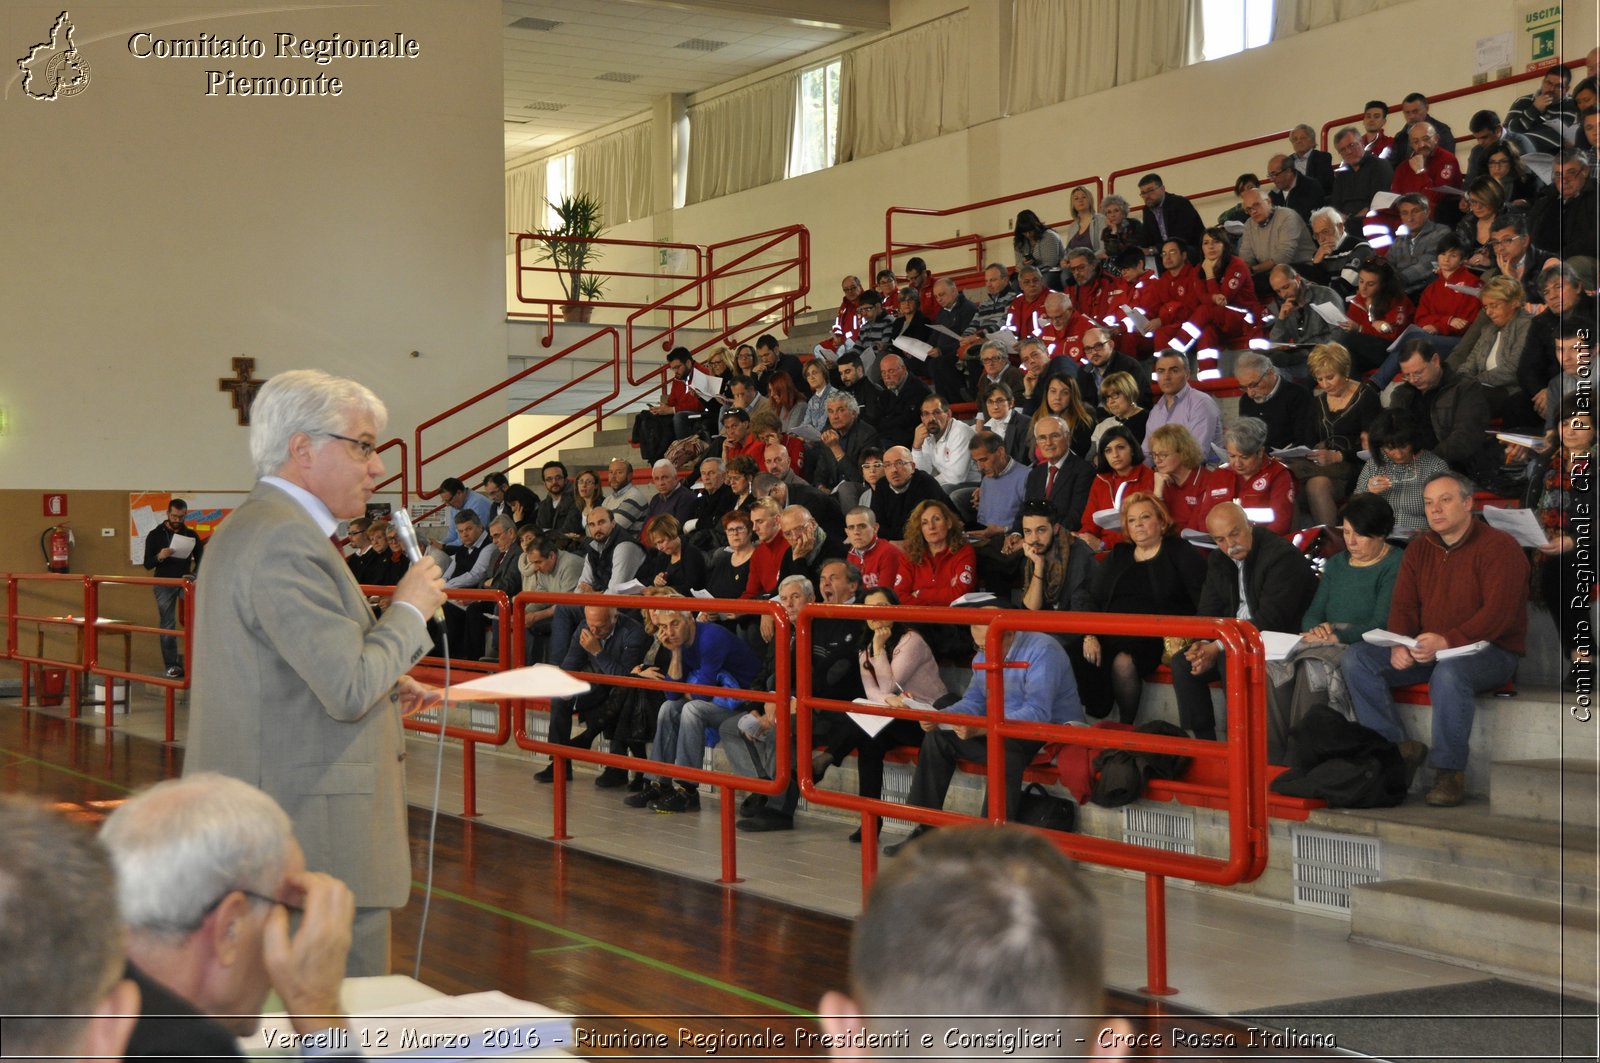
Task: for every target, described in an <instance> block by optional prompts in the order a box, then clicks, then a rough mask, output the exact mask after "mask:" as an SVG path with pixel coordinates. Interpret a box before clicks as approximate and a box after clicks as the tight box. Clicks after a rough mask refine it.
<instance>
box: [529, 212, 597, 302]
mask: <svg viewBox="0 0 1600 1063" xmlns="http://www.w3.org/2000/svg"><path fill="white" fill-rule="evenodd" d="M550 209H551V210H553V211H555V213H556V217H557V218H558V219H559V222H560V223H559V224H558V225H556V226H555V227H554V228H545V229H535V230H534V231H533V233H532V234H531V235H532V236H533V238H534V239H535V240H536V241H537V242H538V243H539V245H540V250H539V261H541V262H543V261H546V260H548V261H549V262H550V263H551V264H553V265H554V266H555V267H556V279H557V280H558V281H560V283H561V292H562V294H563V295H565V296H566V302H564V303H563V304H562V306H561V319H562V320H563V321H580V322H583V321H588V320H589V318H590V315H591V314H593V312H594V307H593V306H591V305H589V302H588V300H594V299H598V298H599V297H600V296H601V295H603V294H604V288H603V285H602V283H601V281H600V278H599V277H597V276H596V275H594V274H593V273H588V272H586V270H587V269H588V268H589V266H590V264H591V263H593V262H594V261H595V260H597V259H598V258H599V257H600V255H601V253H602V250H601V248H599V247H598V246H596V245H595V244H594V242H593V241H594V240H595V239H597V238H598V237H599V236H600V234H601V233H602V232H604V231H605V229H604V227H603V226H602V225H601V223H600V204H599V202H597V201H596V200H595V198H594V197H593V196H590V195H576V196H566V197H564V198H563V199H562V200H561V202H559V203H551V204H550Z"/></svg>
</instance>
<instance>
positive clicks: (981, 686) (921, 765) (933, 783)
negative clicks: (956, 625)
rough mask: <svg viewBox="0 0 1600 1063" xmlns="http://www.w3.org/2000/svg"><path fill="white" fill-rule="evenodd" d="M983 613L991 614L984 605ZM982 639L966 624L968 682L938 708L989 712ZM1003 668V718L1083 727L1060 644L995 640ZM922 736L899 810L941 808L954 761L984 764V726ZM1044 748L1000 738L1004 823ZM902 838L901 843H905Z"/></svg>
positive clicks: (1020, 634) (979, 630) (981, 629)
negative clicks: (971, 647)
mask: <svg viewBox="0 0 1600 1063" xmlns="http://www.w3.org/2000/svg"><path fill="white" fill-rule="evenodd" d="M990 608H994V607H993V606H990ZM988 635H989V625H988V624H987V623H975V624H973V625H972V641H973V642H974V643H976V644H977V645H978V647H979V650H978V655H977V656H976V657H974V658H973V659H972V682H971V683H970V684H969V685H968V686H967V692H966V693H965V694H964V695H962V697H961V699H960V700H959V701H956V702H954V703H952V704H951V705H948V706H946V707H945V709H944V711H945V712H947V713H959V714H961V715H964V716H976V717H982V716H984V715H985V714H986V713H987V712H988V705H989V698H988V688H989V675H990V671H991V670H990V669H986V668H981V667H979V666H980V665H982V664H983V663H984V652H983V649H982V647H983V646H984V644H985V641H986V640H987V638H988ZM1001 647H1002V651H1003V653H1004V657H1003V660H1004V662H1005V665H1006V667H1004V668H1002V669H1000V672H1001V675H1002V677H1003V678H1002V682H1003V683H1004V684H1005V685H1004V688H1003V692H1002V694H1001V698H1002V700H1003V701H1004V703H1005V718H1006V719H1008V720H1019V721H1023V720H1025V721H1028V722H1032V723H1057V724H1067V723H1077V724H1081V723H1083V704H1082V703H1081V702H1080V701H1079V700H1078V684H1077V682H1076V681H1075V680H1074V679H1073V677H1072V665H1071V663H1070V662H1069V661H1068V660H1067V653H1066V651H1065V650H1063V649H1062V648H1061V643H1059V642H1057V641H1056V640H1055V639H1054V638H1052V637H1050V636H1049V635H1047V634H1044V633H1042V632H1038V631H1008V632H1006V633H1005V636H1004V638H1003V639H1002V641H1001ZM922 729H923V731H925V732H926V734H924V735H923V739H922V752H921V753H920V754H919V755H918V756H917V772H916V775H915V776H913V777H912V780H911V793H910V794H909V795H908V796H907V797H906V804H908V805H917V806H920V807H922V808H943V807H944V797H945V793H946V792H947V791H948V790H949V789H950V780H951V779H952V778H954V777H955V773H956V765H957V763H958V762H959V761H962V760H970V761H972V762H974V763H977V764H986V763H988V760H989V749H988V744H987V739H986V738H985V737H984V733H983V731H984V728H983V727H982V726H979V725H977V724H976V723H975V724H972V725H965V726H961V725H958V726H954V727H952V728H951V729H950V730H944V729H943V728H942V727H939V726H937V725H935V724H931V723H924V724H923V725H922ZM1043 745H1044V743H1043V742H1035V741H1032V740H1029V739H1022V738H1007V739H1006V740H1005V754H1006V769H1005V776H1006V818H1007V819H1015V818H1016V814H1017V805H1018V803H1019V802H1020V800H1021V797H1022V772H1023V770H1024V769H1026V768H1027V766H1028V765H1029V764H1030V763H1031V762H1032V761H1033V758H1034V755H1035V754H1037V753H1038V752H1039V749H1040V747H1041V746H1043ZM984 808H985V809H987V808H988V795H987V794H985V795H984ZM932 829H933V828H931V827H929V826H928V825H927V824H919V825H918V826H917V828H916V829H915V830H913V831H912V832H911V838H916V837H918V836H919V835H922V834H926V833H927V832H928V831H929V830H932ZM911 838H907V839H906V841H907V842H908V841H910V840H911ZM905 844H906V842H899V843H897V844H895V845H889V846H885V847H884V853H885V854H886V855H888V856H893V855H894V854H895V853H897V852H899V851H900V848H901V847H902V846H903V845H905Z"/></svg>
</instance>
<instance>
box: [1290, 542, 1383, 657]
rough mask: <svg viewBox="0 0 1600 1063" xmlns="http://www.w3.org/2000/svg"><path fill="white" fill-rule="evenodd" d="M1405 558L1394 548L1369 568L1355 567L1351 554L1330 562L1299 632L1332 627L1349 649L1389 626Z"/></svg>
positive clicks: (1340, 556) (1335, 557) (1338, 556)
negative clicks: (1367, 634)
mask: <svg viewBox="0 0 1600 1063" xmlns="http://www.w3.org/2000/svg"><path fill="white" fill-rule="evenodd" d="M1404 556H1405V552H1404V551H1402V550H1400V549H1398V548H1396V547H1393V546H1391V547H1390V548H1389V553H1388V555H1387V556H1386V557H1384V559H1383V560H1382V561H1379V562H1378V563H1377V564H1376V565H1368V566H1367V567H1366V568H1357V567H1356V566H1355V565H1352V564H1351V563H1350V555H1349V554H1348V553H1338V554H1335V555H1334V556H1332V557H1330V558H1328V563H1327V564H1326V565H1325V566H1323V569H1322V582H1321V583H1320V584H1319V585H1318V586H1317V596H1316V597H1315V598H1312V599H1311V605H1310V606H1309V607H1308V608H1307V609H1306V615H1305V618H1304V619H1303V620H1301V622H1300V630H1301V631H1310V630H1311V629H1312V628H1314V627H1316V626H1317V625H1318V624H1332V625H1333V626H1334V630H1335V631H1336V632H1337V633H1338V635H1339V641H1340V642H1343V643H1345V644H1346V645H1349V644H1350V643H1354V642H1360V641H1361V636H1362V634H1363V633H1364V632H1367V631H1372V630H1374V629H1376V628H1381V627H1383V626H1384V625H1385V624H1387V623H1388V622H1389V598H1390V597H1391V596H1392V595H1393V594H1394V581H1395V577H1397V576H1398V575H1399V574H1400V559H1401V558H1402V557H1404Z"/></svg>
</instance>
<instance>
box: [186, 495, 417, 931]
mask: <svg viewBox="0 0 1600 1063" xmlns="http://www.w3.org/2000/svg"><path fill="white" fill-rule="evenodd" d="M196 595H197V596H196V599H195V650H194V663H193V673H194V690H193V694H192V698H191V709H190V715H189V733H188V755H187V756H186V758H185V760H184V770H185V771H186V772H198V771H217V772H221V773H223V774H224V775H231V776H234V777H236V778H240V779H243V780H245V781H246V782H249V783H254V784H255V785H257V786H259V787H261V788H262V789H263V790H265V791H266V792H267V793H269V794H271V795H272V796H273V797H274V798H276V799H277V801H278V803H279V804H281V805H282V806H283V807H284V810H285V811H287V812H288V813H289V816H290V818H291V819H293V820H294V831H295V837H296V838H298V839H299V841H300V845H301V847H302V848H303V849H304V850H305V854H306V864H307V866H308V867H309V868H310V869H311V870H313V871H325V872H327V873H328V874H331V875H334V876H336V877H337V878H339V879H341V880H343V881H344V882H345V884H346V885H348V886H349V887H350V889H351V890H352V891H353V892H354V893H355V898H356V904H357V905H358V906H360V907H363V908H399V907H402V906H404V904H405V903H406V899H407V898H408V897H409V895H410V892H411V851H410V847H409V845H408V843H407V835H406V797H405V774H404V769H403V765H402V764H401V761H402V760H403V759H404V757H405V740H404V732H403V731H402V728H401V724H400V712H399V708H398V706H397V704H396V700H397V697H396V694H395V692H394V687H395V683H396V682H397V681H398V680H399V678H400V677H401V676H402V675H404V674H405V673H406V672H407V671H408V670H409V669H410V668H411V666H412V665H413V664H415V663H416V662H417V660H418V659H419V658H421V657H422V655H423V652H424V650H425V649H426V647H427V646H428V634H427V628H426V625H425V624H424V623H423V622H422V620H421V619H420V618H419V617H418V616H417V614H416V612H415V611H413V610H411V609H408V608H405V607H403V606H400V607H396V608H391V609H387V610H385V611H384V614H383V619H382V620H378V619H375V618H374V617H373V615H372V610H371V609H369V608H368V607H367V603H366V598H365V596H364V595H363V594H362V593H361V588H360V586H359V585H358V584H357V583H356V581H355V577H354V576H353V575H351V572H350V566H348V565H346V564H345V563H344V559H343V558H341V557H340V556H339V552H338V550H336V549H335V548H334V546H333V543H332V542H331V541H329V539H328V538H327V537H326V536H325V535H323V534H322V531H321V529H319V528H318V527H317V525H316V522H315V521H313V520H312V519H311V517H310V515H309V514H307V513H306V512H305V510H303V509H302V508H300V505H299V504H298V503H297V502H296V501H295V500H294V499H293V498H291V497H289V495H287V494H286V493H284V492H283V491H280V490H279V489H277V488H276V487H273V486H272V485H270V484H257V485H256V487H255V489H254V490H253V491H251V492H250V496H249V497H248V498H247V499H245V501H244V504H243V505H241V506H240V507H239V508H238V509H236V510H234V511H233V513H232V514H230V515H229V517H228V519H227V520H225V521H223V523H222V526H221V527H220V528H219V529H217V532H216V534H215V535H214V536H212V539H211V544H210V549H208V550H207V557H206V567H205V568H204V569H202V570H201V573H200V578H199V580H198V582H197V584H196Z"/></svg>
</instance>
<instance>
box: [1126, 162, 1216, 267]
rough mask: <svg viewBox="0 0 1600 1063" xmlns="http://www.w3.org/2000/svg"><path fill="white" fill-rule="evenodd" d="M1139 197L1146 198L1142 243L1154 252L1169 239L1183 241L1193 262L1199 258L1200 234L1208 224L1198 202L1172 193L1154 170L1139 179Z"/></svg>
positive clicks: (1140, 240) (1141, 224)
mask: <svg viewBox="0 0 1600 1063" xmlns="http://www.w3.org/2000/svg"><path fill="white" fill-rule="evenodd" d="M1139 198H1140V199H1142V200H1144V220H1143V221H1142V222H1141V223H1140V225H1139V246H1140V247H1143V248H1145V249H1146V250H1150V251H1154V250H1158V249H1159V248H1160V247H1161V245H1162V244H1164V243H1166V242H1167V241H1168V240H1182V241H1183V243H1184V246H1185V247H1188V248H1189V249H1190V252H1189V255H1190V261H1191V262H1193V261H1198V260H1199V256H1200V237H1201V236H1203V235H1204V234H1205V231H1206V223H1205V222H1203V221H1201V220H1200V212H1199V211H1197V210H1195V209H1194V204H1193V203H1190V202H1189V201H1188V200H1187V199H1184V198H1183V197H1182V196H1175V195H1173V194H1172V193H1171V192H1168V191H1167V186H1166V185H1165V184H1163V183H1162V181H1161V177H1160V175H1159V174H1153V173H1147V174H1145V175H1144V176H1143V177H1141V178H1139Z"/></svg>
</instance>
